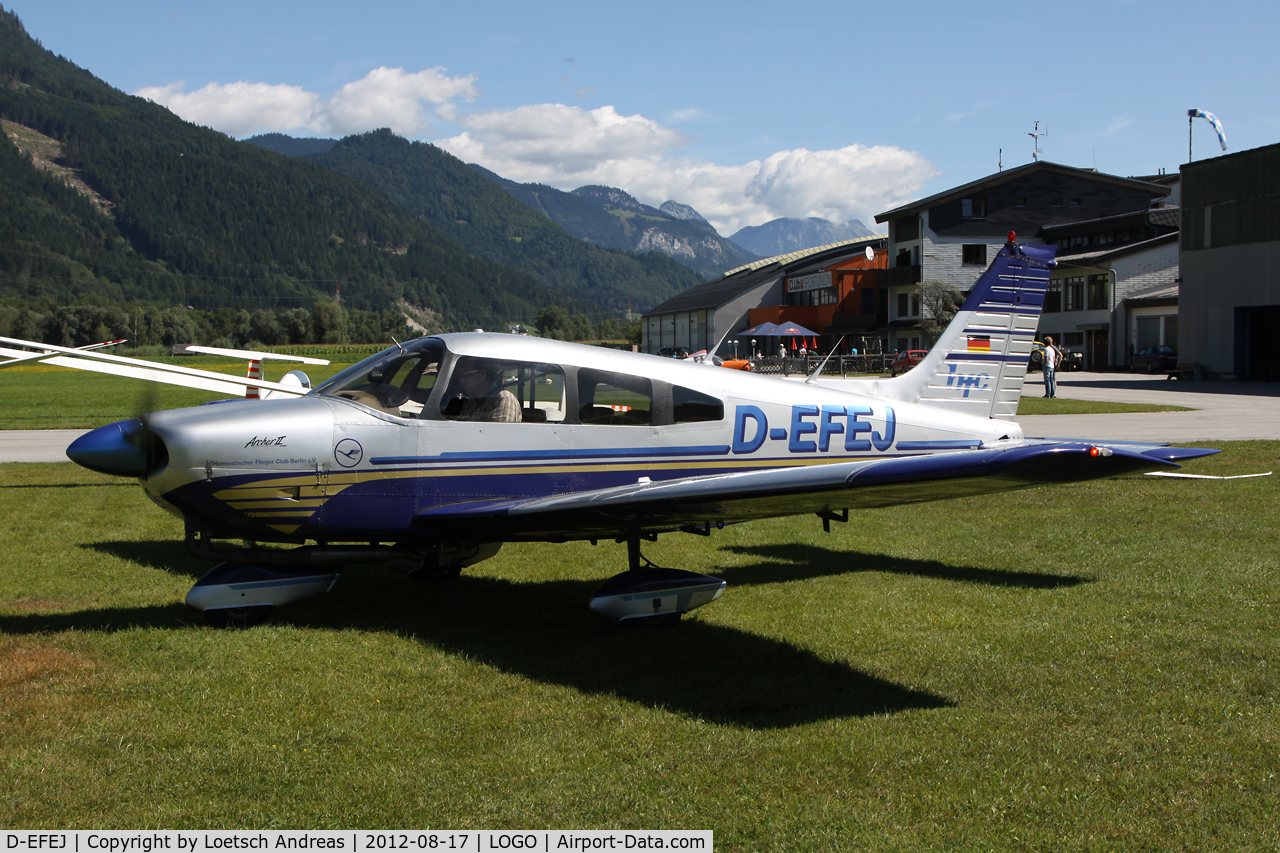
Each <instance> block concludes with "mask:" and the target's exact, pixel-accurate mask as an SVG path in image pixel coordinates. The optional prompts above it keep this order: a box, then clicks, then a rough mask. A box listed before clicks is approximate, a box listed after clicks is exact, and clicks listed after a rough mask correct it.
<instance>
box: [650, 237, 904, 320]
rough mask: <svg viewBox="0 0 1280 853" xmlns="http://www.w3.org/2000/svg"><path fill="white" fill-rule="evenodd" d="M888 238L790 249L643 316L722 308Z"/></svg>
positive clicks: (747, 266)
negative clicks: (756, 289)
mask: <svg viewBox="0 0 1280 853" xmlns="http://www.w3.org/2000/svg"><path fill="white" fill-rule="evenodd" d="M887 239H888V238H887V237H886V236H885V235H884V234H878V235H876V236H873V237H859V238H857V239H856V240H844V241H841V242H839V243H829V244H827V245H826V246H814V247H813V248H811V249H801V250H800V251H798V252H788V253H787V254H785V255H777V256H775V257H772V258H762V259H761V260H758V261H753V262H752V263H749V264H745V265H743V266H740V267H736V268H735V269H731V270H729V271H728V272H727V273H725V274H724V275H722V276H721V277H720V278H717V279H713V280H711V281H707V282H703V283H702V284H699V285H696V286H694V287H691V288H689V289H688V290H686V291H684V292H683V293H677V294H676V295H675V296H673V297H671V298H670V299H668V300H667V301H666V302H663V303H661V304H659V305H655V306H654V307H652V308H650V309H649V310H648V311H646V312H645V313H644V314H643V315H642V316H645V317H651V316H653V315H655V314H673V313H676V312H680V311H701V310H703V309H710V308H719V307H720V306H721V305H723V304H725V303H726V302H728V301H730V300H732V299H734V298H736V297H737V296H738V295H739V294H740V293H742V292H743V291H745V290H749V289H751V288H753V287H758V286H759V285H761V284H764V283H766V282H770V281H773V280H774V279H776V278H778V277H779V276H783V275H794V274H795V273H796V272H797V271H800V270H803V271H808V270H811V269H820V268H821V267H822V266H825V265H826V264H830V263H832V262H834V261H835V260H838V259H841V258H843V257H845V256H848V255H853V254H857V252H858V250H859V249H861V248H863V247H864V246H869V245H872V244H875V243H881V244H883V243H884V241H885V240H887Z"/></svg>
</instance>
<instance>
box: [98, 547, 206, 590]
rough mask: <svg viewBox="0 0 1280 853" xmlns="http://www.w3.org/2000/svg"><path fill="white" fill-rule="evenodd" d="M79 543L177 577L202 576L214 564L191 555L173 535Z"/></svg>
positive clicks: (195, 579)
mask: <svg viewBox="0 0 1280 853" xmlns="http://www.w3.org/2000/svg"><path fill="white" fill-rule="evenodd" d="M80 547H81V548H85V549H87V550H90V551H97V552H98V553H100V554H108V555H110V556H112V557H118V558H119V559H121V560H128V561H129V562H131V563H137V564H138V565H140V566H146V567H147V568H151V569H159V570H160V571H162V572H168V573H169V574H171V575H175V576H178V577H188V578H191V580H192V581H193V582H194V581H197V580H199V579H200V578H201V577H203V576H204V574H205V573H206V572H208V571H209V570H210V569H212V568H213V565H214V564H213V563H205V562H201V561H200V560H197V559H196V558H195V557H192V556H191V555H190V554H189V553H187V546H186V545H185V544H184V543H182V542H178V541H176V540H173V539H161V540H159V541H141V542H120V541H116V542H85V543H82V544H81V545H80Z"/></svg>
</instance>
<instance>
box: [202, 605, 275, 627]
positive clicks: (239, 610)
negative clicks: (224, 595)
mask: <svg viewBox="0 0 1280 853" xmlns="http://www.w3.org/2000/svg"><path fill="white" fill-rule="evenodd" d="M273 610H275V607H273V606H271V605H270V604H256V605H247V606H245V607H218V608H215V609H213V610H206V611H205V612H204V619H205V621H206V622H208V623H209V624H210V625H212V626H213V627H215V628H233V629H234V628H252V627H253V626H255V625H261V624H262V623H263V622H266V621H267V619H269V618H270V617H271V611H273Z"/></svg>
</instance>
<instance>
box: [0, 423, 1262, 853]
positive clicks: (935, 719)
mask: <svg viewBox="0 0 1280 853" xmlns="http://www.w3.org/2000/svg"><path fill="white" fill-rule="evenodd" d="M1228 447H1229V449H1228V452H1226V453H1224V454H1222V455H1221V456H1217V457H1212V458H1209V459H1205V460H1198V461H1197V462H1195V463H1193V465H1192V467H1191V470H1193V471H1195V472H1197V473H1218V474H1228V473H1248V472H1253V471H1258V470H1269V469H1271V468H1273V467H1274V465H1275V461H1276V457H1277V454H1278V453H1280V444H1277V443H1275V442H1268V443H1261V442H1259V443H1232V444H1230V445H1229V446H1228ZM0 501H3V502H4V504H3V507H2V511H0V525H3V528H4V529H3V532H2V533H0V768H2V771H3V772H0V824H3V825H7V826H27V827H32V828H37V827H75V826H80V827H101V828H110V827H132V828H137V827H143V826H167V827H175V828H179V827H199V826H217V827H367V826H378V827H437V828H465V827H471V828H499V827H511V828H515V827H672V828H679V827H689V828H713V829H715V830H716V842H717V849H720V850H764V849H768V850H829V849H837V848H839V849H911V850H918V849H1053V850H1094V849H1098V850H1101V849H1125V850H1140V849H1152V850H1156V849H1158V850H1169V849H1275V848H1276V847H1277V846H1280V830H1278V829H1277V824H1276V822H1275V819H1274V815H1275V814H1276V810H1277V807H1280V792H1278V789H1277V780H1276V774H1277V772H1278V771H1277V769H1276V768H1277V767H1278V766H1280V709H1278V708H1277V701H1276V697H1277V692H1278V690H1280V654H1278V652H1280V649H1278V648H1277V645H1278V642H1280V641H1277V637H1280V630H1278V629H1280V614H1278V613H1277V602H1280V575H1278V570H1277V563H1278V559H1277V558H1278V557H1280V554H1278V553H1277V548H1276V545H1275V539H1274V531H1275V529H1276V528H1277V524H1278V523H1280V509H1278V508H1280V480H1278V479H1277V478H1275V477H1271V478H1262V479H1252V480H1235V481H1170V480H1157V479H1156V478H1134V479H1124V480H1116V481H1103V482H1096V483H1089V484H1079V485H1071V486H1062V487H1057V488H1054V489H1052V490H1048V489H1040V490H1034V491H1029V492H1024V493H1018V494H1012V495H1004V496H998V497H989V498H982V499H971V500H963V501H952V502H945V503H938V504H934V505H918V506H912V507H903V508H897V509H889V510H881V511H872V512H865V513H862V514H860V515H858V516H856V517H855V519H854V521H853V522H852V523H851V524H849V525H836V526H834V532H833V533H832V534H831V535H824V534H822V533H821V526H820V524H819V523H818V522H817V521H816V520H814V519H811V518H810V519H807V520H806V519H803V518H801V519H793V520H787V519H783V520H778V521H771V522H762V523H756V524H751V525H742V526H739V527H735V528H730V529H727V530H725V531H722V532H718V533H716V534H715V535H714V536H713V537H711V538H709V539H703V538H701V537H695V536H668V537H664V538H663V539H662V541H660V542H659V543H657V544H655V545H650V546H648V547H647V548H646V554H647V555H648V556H650V557H652V558H653V559H654V560H655V561H657V562H659V563H661V564H664V565H678V566H681V567H683V568H690V569H695V570H699V571H706V572H710V573H712V574H716V575H719V576H721V577H724V578H725V579H727V580H728V581H729V583H730V587H729V591H728V592H727V593H726V595H725V597H724V599H723V600H722V601H721V602H719V603H717V604H715V605H712V606H710V607H708V608H705V609H703V610H701V611H698V613H697V614H695V616H694V617H693V618H689V619H686V621H685V623H683V624H682V625H680V626H678V627H677V628H675V629H673V630H669V631H656V632H655V631H643V630H641V631H619V630H616V629H614V628H612V627H610V626H608V625H605V624H602V623H598V622H597V621H595V620H594V619H593V618H591V617H590V616H589V614H588V613H587V612H586V610H585V606H584V605H585V601H586V598H587V596H588V595H589V593H590V590H591V589H592V588H593V587H594V585H595V584H597V583H598V582H599V581H601V580H602V579H603V578H605V577H607V576H608V575H610V574H612V573H614V572H616V571H618V570H619V569H620V568H621V565H622V562H623V560H624V555H623V549H622V547H621V546H617V545H612V544H607V545H601V546H600V547H596V548H593V547H591V546H590V545H588V544H585V543H582V544H568V545H525V546H508V547H507V548H506V549H504V551H503V552H502V553H501V554H500V555H499V556H498V557H497V558H495V559H493V560H491V561H489V562H486V563H483V564H481V565H479V566H476V567H474V568H473V569H471V570H469V571H468V573H467V574H466V575H465V576H464V577H463V578H462V579H461V580H460V581H459V582H458V583H457V584H455V585H453V586H451V587H444V588H436V587H426V586H416V585H413V584H410V583H408V582H406V581H405V580H404V579H402V578H400V577H398V576H395V575H393V574H391V573H390V572H387V571H386V570H384V569H379V568H372V567H371V568H358V569H353V570H351V571H348V572H346V573H345V574H344V575H343V577H342V579H341V581H340V582H339V587H338V589H337V590H335V592H336V593H337V594H336V595H330V596H323V597H320V598H316V599H312V600H309V601H306V602H302V603H299V604H297V605H294V606H293V607H292V608H290V609H289V610H287V611H285V612H283V613H282V614H281V617H282V619H281V620H280V621H278V622H277V623H276V624H274V625H269V626H265V627H263V628H259V629H254V630H251V631H247V632H240V633H225V632H216V631H211V630H207V629H205V628H203V627H201V626H200V625H199V623H198V618H197V617H196V615H195V614H193V613H191V612H190V611H188V610H186V608H185V607H183V606H182V605H181V603H180V602H181V599H182V596H183V595H184V594H185V592H186V589H187V588H188V587H189V585H190V584H191V583H192V580H193V578H194V577H196V576H197V575H198V574H199V573H200V572H202V571H203V570H204V569H205V568H206V567H205V566H203V565H200V564H198V563H196V562H195V561H193V560H192V559H191V558H189V557H188V556H187V555H186V554H185V552H184V551H183V549H182V546H181V544H180V542H179V539H180V537H181V524H180V523H179V522H177V521H176V520H174V519H171V518H170V517H168V516H167V515H165V514H164V513H162V512H160V511H159V510H158V509H156V508H155V507H154V506H152V505H151V504H150V502H149V501H147V500H146V499H145V497H144V496H143V495H142V494H141V492H140V491H139V490H138V489H137V488H136V486H134V485H132V484H130V483H128V482H126V481H121V480H115V479H112V478H108V477H102V476H99V475H96V474H92V473H90V472H87V471H84V470H82V469H78V468H75V467H73V466H71V465H69V464H68V465H4V466H0Z"/></svg>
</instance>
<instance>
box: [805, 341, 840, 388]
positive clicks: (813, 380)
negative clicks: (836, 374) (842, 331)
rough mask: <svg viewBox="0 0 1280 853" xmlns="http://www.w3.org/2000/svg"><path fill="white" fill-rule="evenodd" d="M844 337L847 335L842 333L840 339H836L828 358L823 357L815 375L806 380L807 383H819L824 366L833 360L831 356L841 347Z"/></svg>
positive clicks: (814, 372)
mask: <svg viewBox="0 0 1280 853" xmlns="http://www.w3.org/2000/svg"><path fill="white" fill-rule="evenodd" d="M844 339H845V336H844V335H841V336H840V340H838V341H836V345H835V346H834V347H832V348H831V352H829V353H827V355H826V358H824V359H822V363H821V364H819V365H818V369H817V370H815V371H813V375H812V376H810V377H809V378H808V379H806V380H805V381H804V384H805V385H816V384H817V382H818V377H819V376H820V375H821V374H822V368H824V367H826V366H827V362H828V361H830V360H831V356H832V355H834V354H835V351H836V350H838V349H840V345H841V344H842V343H844Z"/></svg>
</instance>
